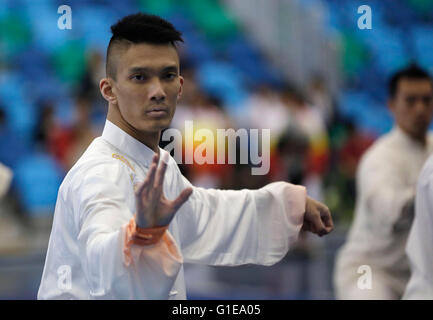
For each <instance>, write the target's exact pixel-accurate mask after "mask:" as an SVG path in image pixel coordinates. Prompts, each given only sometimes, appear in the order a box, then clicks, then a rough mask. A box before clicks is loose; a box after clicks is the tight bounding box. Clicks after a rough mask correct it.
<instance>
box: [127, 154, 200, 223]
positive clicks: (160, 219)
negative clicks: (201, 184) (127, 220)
mask: <svg viewBox="0 0 433 320" xmlns="http://www.w3.org/2000/svg"><path fill="white" fill-rule="evenodd" d="M164 155H165V156H167V154H165V153H164ZM166 158H168V157H165V158H163V159H162V161H159V154H155V155H154V156H153V159H152V164H151V165H150V169H149V172H148V174H147V177H146V179H145V180H144V181H143V182H142V183H141V185H139V186H138V188H137V190H136V193H135V197H136V204H137V213H136V215H135V220H136V223H137V226H138V227H140V228H153V227H159V226H166V225H168V224H169V223H170V222H171V220H172V219H173V217H174V215H175V214H176V212H177V210H178V209H179V208H180V207H181V206H182V204H184V203H185V202H186V201H187V200H188V198H189V196H190V195H191V194H192V188H186V189H184V190H183V191H182V192H181V193H180V195H179V196H178V197H177V198H176V199H175V200H173V201H170V200H168V199H167V198H166V197H165V196H164V192H163V182H164V175H165V171H166V170H167V159H166ZM159 162H160V164H159V167H158V163H159Z"/></svg>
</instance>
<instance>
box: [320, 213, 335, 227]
mask: <svg viewBox="0 0 433 320" xmlns="http://www.w3.org/2000/svg"><path fill="white" fill-rule="evenodd" d="M321 218H322V221H323V223H324V225H325V228H326V230H327V231H328V232H331V231H332V230H334V222H333V221H332V215H331V211H329V209H328V207H325V209H324V210H323V211H322V212H321Z"/></svg>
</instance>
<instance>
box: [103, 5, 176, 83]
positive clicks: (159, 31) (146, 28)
mask: <svg viewBox="0 0 433 320" xmlns="http://www.w3.org/2000/svg"><path fill="white" fill-rule="evenodd" d="M111 33H112V34H113V35H112V37H111V39H110V43H109V44H108V48H107V57H106V73H107V76H110V77H112V78H113V79H115V76H116V67H115V65H114V64H113V63H112V61H111V60H110V53H111V51H112V48H113V47H114V45H115V44H117V43H121V42H125V43H128V42H129V43H135V44H137V43H151V44H172V45H173V46H174V47H175V48H176V44H177V42H183V39H182V33H181V32H179V31H178V30H176V29H175V27H174V26H173V25H172V24H171V23H170V22H168V21H166V20H164V19H162V18H161V17H158V16H155V15H150V14H144V13H141V12H140V13H136V14H131V15H128V16H125V17H123V18H122V19H120V20H119V21H117V22H116V23H115V24H113V25H112V26H111Z"/></svg>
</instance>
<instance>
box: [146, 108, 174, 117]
mask: <svg viewBox="0 0 433 320" xmlns="http://www.w3.org/2000/svg"><path fill="white" fill-rule="evenodd" d="M168 114H169V112H168V107H165V106H157V107H152V108H150V109H149V110H147V111H146V115H148V116H151V117H164V116H167V115H168Z"/></svg>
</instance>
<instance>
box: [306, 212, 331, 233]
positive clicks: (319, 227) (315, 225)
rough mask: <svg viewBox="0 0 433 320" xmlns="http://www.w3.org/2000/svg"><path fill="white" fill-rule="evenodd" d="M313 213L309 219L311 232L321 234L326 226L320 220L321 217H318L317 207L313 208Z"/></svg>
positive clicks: (324, 231)
mask: <svg viewBox="0 0 433 320" xmlns="http://www.w3.org/2000/svg"><path fill="white" fill-rule="evenodd" d="M313 213H314V215H313V218H312V219H311V221H310V222H311V224H312V229H313V232H314V233H316V234H318V235H319V236H322V235H323V234H326V233H327V232H326V228H325V226H324V224H323V222H322V219H321V218H320V212H319V211H318V210H317V209H314V212H313Z"/></svg>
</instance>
